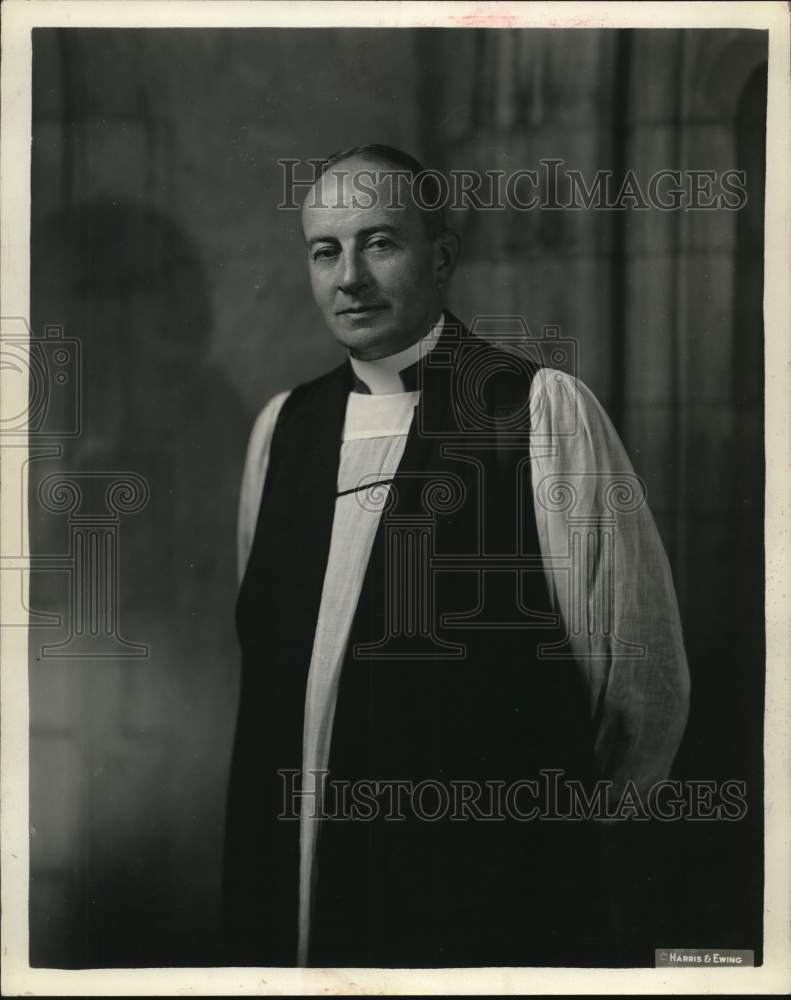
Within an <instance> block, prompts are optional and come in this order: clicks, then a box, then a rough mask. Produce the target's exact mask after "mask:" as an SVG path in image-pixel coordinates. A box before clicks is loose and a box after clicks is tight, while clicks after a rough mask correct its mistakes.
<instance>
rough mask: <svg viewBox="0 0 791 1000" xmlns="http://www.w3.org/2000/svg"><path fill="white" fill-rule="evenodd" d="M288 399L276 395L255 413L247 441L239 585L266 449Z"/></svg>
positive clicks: (252, 531) (255, 516)
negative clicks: (255, 416) (254, 419)
mask: <svg viewBox="0 0 791 1000" xmlns="http://www.w3.org/2000/svg"><path fill="white" fill-rule="evenodd" d="M287 397H288V392H281V393H278V395H277V396H273V397H272V399H270V400H269V402H268V403H267V404H266V406H265V407H264V408H263V410H261V412H260V413H259V414H258V416H257V418H256V421H255V423H254V424H253V430H252V432H251V434H250V440H249V442H248V445H247V456H246V458H245V462H244V472H243V473H242V485H241V489H240V491H239V516H238V520H237V535H236V556H237V563H236V565H237V575H238V580H239V584H240V585H241V582H242V578H243V577H244V571H245V569H246V567H247V560H248V558H249V557H250V549H251V548H252V547H253V537H254V536H255V526H256V523H257V521H258V508H259V507H260V506H261V494H262V492H263V489H264V480H265V479H266V470H267V466H268V465H269V448H270V446H271V444H272V435H273V434H274V431H275V424H276V423H277V418H278V415H279V414H280V409H281V407H282V406H283V403H285V401H286V399H287Z"/></svg>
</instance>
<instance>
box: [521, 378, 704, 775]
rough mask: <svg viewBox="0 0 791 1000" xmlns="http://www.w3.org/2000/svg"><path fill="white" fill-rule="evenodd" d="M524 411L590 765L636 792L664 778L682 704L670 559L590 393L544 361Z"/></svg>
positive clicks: (685, 696) (684, 679)
mask: <svg viewBox="0 0 791 1000" xmlns="http://www.w3.org/2000/svg"><path fill="white" fill-rule="evenodd" d="M531 412H532V413H533V414H534V417H533V437H532V441H533V444H532V449H531V450H532V463H531V474H532V486H533V496H534V505H535V512H536V522H537V527H538V538H539V545H540V548H541V554H542V557H543V559H544V564H545V574H546V579H547V585H548V587H549V592H550V597H551V599H552V602H553V606H554V607H555V609H556V610H557V611H559V612H560V614H561V617H562V619H563V621H564V623H565V625H566V628H567V630H568V631H567V635H568V637H569V640H570V645H571V649H572V653H573V656H574V659H575V660H576V662H577V663H578V665H579V668H580V670H581V671H582V672H583V676H584V679H585V683H586V685H587V689H588V692H589V695H590V711H591V716H592V719H593V723H594V734H595V752H596V761H597V765H598V770H599V774H600V777H602V778H604V779H608V780H611V781H612V782H613V789H612V792H613V794H618V792H619V790H621V789H623V787H624V785H625V783H626V782H627V781H633V782H634V783H635V785H636V787H637V789H638V791H639V792H645V791H647V789H648V788H650V786H651V785H652V784H653V783H655V782H656V781H659V780H661V779H663V778H665V777H667V774H668V772H669V770H670V767H671V765H672V763H673V758H674V757H675V755H676V752H677V750H678V746H679V744H680V742H681V737H682V735H683V732H684V727H685V725H686V720H687V714H688V704H689V673H688V669H687V661H686V655H685V652H684V644H683V638H682V632H681V623H680V619H679V613H678V606H677V602H676V596H675V590H674V587H673V579H672V576H671V572H670V566H669V563H668V559H667V556H666V554H665V551H664V548H663V547H662V542H661V541H660V538H659V534H658V532H657V529H656V526H655V524H654V520H653V517H652V516H651V512H650V510H649V508H648V504H647V502H646V498H645V495H644V486H643V484H642V482H641V481H640V480H639V479H638V478H637V477H636V475H635V473H634V470H633V468H632V465H631V463H630V461H629V459H628V457H627V456H626V453H625V451H624V448H623V445H622V444H621V441H620V439H619V438H618V435H617V433H616V432H615V429H614V428H613V426H612V424H611V423H610V421H609V419H608V417H607V415H606V413H605V412H604V410H603V409H602V407H601V405H600V404H599V402H598V400H597V399H596V398H595V396H594V395H593V393H592V392H591V391H590V390H589V389H588V388H587V387H586V386H585V385H584V384H583V383H582V382H580V381H579V380H578V379H575V378H574V377H572V376H570V375H566V374H564V373H561V372H557V371H553V370H551V369H547V368H544V369H541V370H540V371H539V372H538V373H537V375H536V377H535V379H534V381H533V387H532V390H531ZM572 553H573V558H572Z"/></svg>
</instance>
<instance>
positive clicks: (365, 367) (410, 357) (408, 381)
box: [349, 313, 445, 396]
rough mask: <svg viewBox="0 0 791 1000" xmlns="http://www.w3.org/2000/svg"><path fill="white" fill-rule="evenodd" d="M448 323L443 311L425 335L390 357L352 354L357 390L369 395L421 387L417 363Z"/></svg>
mask: <svg viewBox="0 0 791 1000" xmlns="http://www.w3.org/2000/svg"><path fill="white" fill-rule="evenodd" d="M444 325H445V314H444V313H443V314H442V315H441V316H440V318H439V320H438V322H437V323H436V324H435V325H434V326H433V327H432V328H431V329H430V330H429V332H428V333H427V334H426V336H425V337H423V338H422V339H421V340H418V341H417V342H416V343H414V344H411V345H410V346H409V347H407V348H406V349H405V350H403V351H399V352H398V354H391V355H390V356H389V357H387V358H377V359H376V361H360V360H359V359H358V358H353V357H352V356H351V355H349V361H350V362H351V366H352V375H353V377H354V391H355V392H361V393H365V394H366V395H374V396H379V395H385V394H386V393H393V392H411V391H412V390H414V389H418V388H420V386H419V384H418V365H419V364H420V361H421V360H422V359H423V358H424V357H426V355H427V354H428V353H429V351H432V350H433V349H434V348H435V347H436V344H437V341H438V340H439V335H440V334H441V333H442V328H443V327H444Z"/></svg>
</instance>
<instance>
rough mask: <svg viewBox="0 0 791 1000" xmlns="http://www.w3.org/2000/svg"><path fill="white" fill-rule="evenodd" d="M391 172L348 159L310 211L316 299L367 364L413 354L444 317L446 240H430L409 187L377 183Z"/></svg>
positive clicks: (305, 219)
mask: <svg viewBox="0 0 791 1000" xmlns="http://www.w3.org/2000/svg"><path fill="white" fill-rule="evenodd" d="M388 170H390V171H392V168H389V167H387V166H386V165H384V164H382V163H379V162H377V161H374V160H367V159H359V158H352V159H349V160H343V161H342V162H340V163H338V164H336V166H335V167H333V168H331V169H330V170H328V171H327V173H326V174H324V175H323V176H322V177H321V178H320V179H319V182H318V185H317V190H316V192H315V195H316V196H315V197H314V192H312V191H311V192H309V193H308V196H307V198H306V199H305V204H304V206H303V210H302V225H303V229H304V233H305V241H306V243H307V247H308V262H309V267H310V281H311V285H312V287H313V295H314V297H315V299H316V302H317V303H318V306H319V308H320V309H321V311H322V314H323V316H324V320H325V322H326V323H327V326H328V327H329V328H330V330H331V331H332V333H333V334H334V335H335V337H336V338H337V339H338V340H339V341H340V343H341V344H343V345H344V346H345V347H347V348H349V350H350V351H351V352H352V354H353V355H354V356H355V357H357V358H360V359H361V360H364V361H365V360H374V359H376V358H381V357H387V356H388V355H390V354H395V353H396V352H398V351H401V350H403V349H404V348H406V347H409V345H410V344H413V343H415V342H416V341H417V340H419V339H420V338H421V337H423V336H425V335H426V334H427V333H428V331H429V330H430V328H431V326H432V324H433V323H435V322H436V321H437V320H438V319H439V316H440V311H441V305H440V295H439V288H438V283H439V282H440V280H441V271H442V263H441V251H440V248H439V246H438V241H436V240H432V239H431V238H430V237H429V236H428V233H427V231H426V227H425V223H424V221H423V218H422V216H421V214H420V211H419V210H418V208H417V207H416V206H415V204H414V202H412V201H411V199H410V198H409V194H408V190H409V186H408V185H404V186H403V187H402V188H401V189H399V188H398V186H397V184H396V183H395V182H394V181H393V179H392V176H391V177H390V178H389V179H388V178H382V177H376V176H372V175H375V174H377V173H381V172H386V171H388ZM355 177H356V178H357V184H356V186H355V183H354V180H353V179H354V178H355ZM360 185H362V186H363V187H364V188H365V190H361V188H360ZM399 190H400V192H401V193H400V199H398V198H396V199H394V198H393V192H394V191H395V192H396V194H398V193H399ZM399 200H400V204H401V207H398V201H399Z"/></svg>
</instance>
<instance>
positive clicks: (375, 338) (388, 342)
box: [333, 318, 399, 360]
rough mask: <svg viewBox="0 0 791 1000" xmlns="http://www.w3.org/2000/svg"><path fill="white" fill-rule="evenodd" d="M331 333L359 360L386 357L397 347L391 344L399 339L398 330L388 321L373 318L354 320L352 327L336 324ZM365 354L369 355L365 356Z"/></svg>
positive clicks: (394, 351)
mask: <svg viewBox="0 0 791 1000" xmlns="http://www.w3.org/2000/svg"><path fill="white" fill-rule="evenodd" d="M333 333H334V334H335V337H336V339H337V340H338V341H339V342H340V343H341V344H342V345H343V346H344V347H345V348H347V349H348V350H349V351H351V353H352V354H353V355H354V356H355V357H360V359H361V360H372V359H373V358H375V357H386V356H387V355H388V354H394V353H396V351H397V350H398V349H399V348H398V347H396V348H392V344H394V343H397V342H398V340H399V336H398V331H397V330H395V329H393V328H392V326H391V325H390V324H389V323H377V322H376V319H375V318H373V319H371V320H370V321H369V320H366V321H362V320H360V321H356V322H355V323H354V326H353V327H351V326H350V325H349V324H346V323H344V324H339V325H336V326H335V327H334V329H333ZM366 355H370V357H369V358H366V357H365V356H366Z"/></svg>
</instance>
